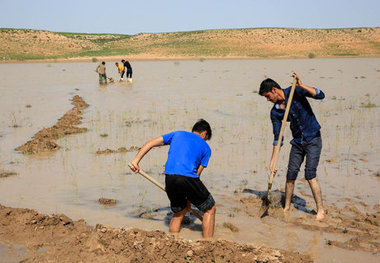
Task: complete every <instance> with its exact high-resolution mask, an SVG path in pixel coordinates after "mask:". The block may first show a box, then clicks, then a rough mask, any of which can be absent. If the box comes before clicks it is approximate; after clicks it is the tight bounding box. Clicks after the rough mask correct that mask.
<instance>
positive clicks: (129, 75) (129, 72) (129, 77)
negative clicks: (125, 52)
mask: <svg viewBox="0 0 380 263" xmlns="http://www.w3.org/2000/svg"><path fill="white" fill-rule="evenodd" d="M121 62H122V63H123V64H124V68H126V69H127V76H126V77H127V81H129V82H132V66H131V64H130V63H129V61H126V60H124V59H123V60H121Z"/></svg>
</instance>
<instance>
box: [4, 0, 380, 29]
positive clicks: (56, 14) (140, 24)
mask: <svg viewBox="0 0 380 263" xmlns="http://www.w3.org/2000/svg"><path fill="white" fill-rule="evenodd" d="M379 14H380V0H361V1H357V0H288V1H282V0H228V1H227V0H209V1H207V0H187V1H182V0H135V1H128V0H120V1H114V0H102V1H100V0H64V1H62V0H61V1H56V0H17V1H15V0H0V27H7V28H28V29H29V28H30V29H44V30H50V31H55V32H83V33H119V34H136V33H140V32H144V33H148V32H149V33H157V32H176V31H191V30H203V29H223V28H252V27H297V28H342V27H379V26H380V18H379V17H380V15H379Z"/></svg>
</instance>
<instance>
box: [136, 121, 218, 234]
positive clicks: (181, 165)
mask: <svg viewBox="0 0 380 263" xmlns="http://www.w3.org/2000/svg"><path fill="white" fill-rule="evenodd" d="M211 135H212V132H211V127H210V125H209V124H208V122H207V121H205V120H203V119H201V120H199V121H198V122H197V123H195V124H194V126H193V129H192V132H186V131H175V132H171V133H168V134H165V135H162V136H160V137H157V138H155V139H152V140H150V141H148V142H147V143H146V144H145V145H144V146H143V147H142V148H141V150H140V151H139V152H138V153H137V155H136V157H135V159H134V160H133V161H132V162H131V164H132V166H133V167H132V168H131V170H132V171H134V172H136V173H137V172H138V171H139V170H140V167H139V162H140V161H141V159H142V158H143V157H144V156H145V154H146V153H147V152H149V150H150V149H152V148H153V147H157V146H162V145H170V148H169V152H168V159H167V161H166V164H165V186H166V193H167V195H168V198H169V200H170V207H171V209H172V211H173V212H174V216H173V217H172V219H171V221H170V225H169V231H170V232H171V233H178V232H179V230H180V227H181V222H182V219H183V217H184V216H185V214H186V213H187V212H188V207H189V206H190V205H191V203H192V204H194V205H195V206H196V207H197V208H198V209H199V210H201V211H203V212H204V215H203V221H202V230H203V237H204V238H210V237H212V236H213V235H214V225H215V211H216V206H215V201H214V198H213V197H212V195H211V194H210V192H209V191H208V190H207V188H206V186H205V185H204V184H203V183H202V181H201V180H200V179H199V176H200V175H201V173H202V171H203V169H204V168H205V167H207V164H208V161H209V159H210V156H211V149H210V146H209V145H208V144H207V142H206V141H207V140H210V139H211Z"/></svg>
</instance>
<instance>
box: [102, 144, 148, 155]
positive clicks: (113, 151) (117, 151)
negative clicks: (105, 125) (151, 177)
mask: <svg viewBox="0 0 380 263" xmlns="http://www.w3.org/2000/svg"><path fill="white" fill-rule="evenodd" d="M140 149H141V148H140V147H137V146H131V147H129V149H127V148H126V147H119V148H118V149H117V150H111V149H105V150H100V149H99V150H97V151H96V154H111V153H127V152H136V151H139V150H140Z"/></svg>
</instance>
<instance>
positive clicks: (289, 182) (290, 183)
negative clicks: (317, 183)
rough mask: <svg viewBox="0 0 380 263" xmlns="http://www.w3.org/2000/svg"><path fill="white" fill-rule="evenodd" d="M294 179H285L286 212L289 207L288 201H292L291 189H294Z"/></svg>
mask: <svg viewBox="0 0 380 263" xmlns="http://www.w3.org/2000/svg"><path fill="white" fill-rule="evenodd" d="M294 182H295V180H286V184H285V207H284V211H285V212H287V211H289V209H290V203H291V201H292V196H293V191H294Z"/></svg>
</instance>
